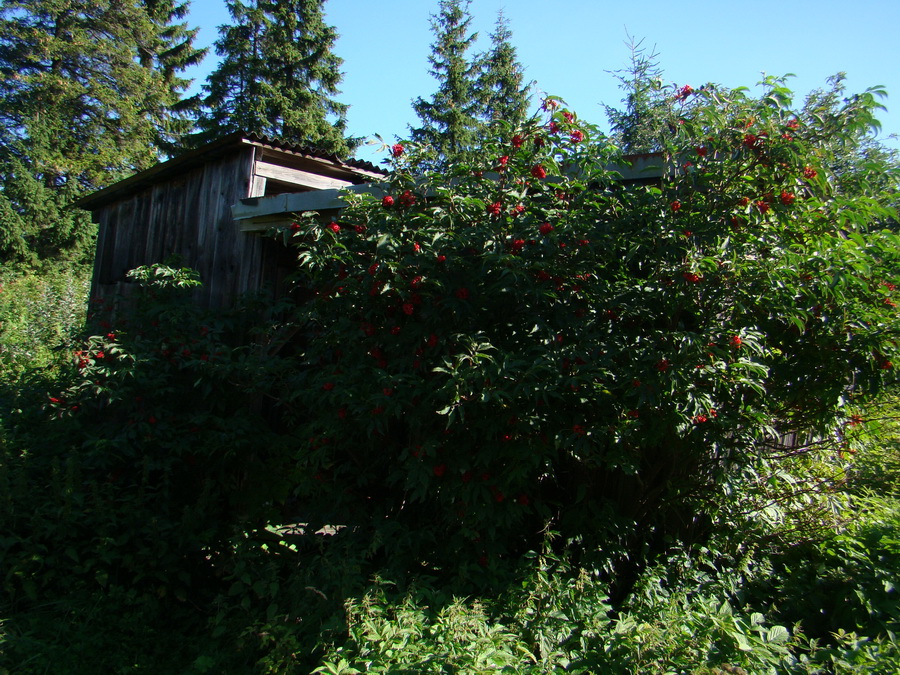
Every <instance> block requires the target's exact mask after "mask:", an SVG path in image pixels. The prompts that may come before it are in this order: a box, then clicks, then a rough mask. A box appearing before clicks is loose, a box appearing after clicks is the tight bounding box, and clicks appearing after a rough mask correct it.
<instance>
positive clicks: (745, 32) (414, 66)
mask: <svg viewBox="0 0 900 675" xmlns="http://www.w3.org/2000/svg"><path fill="white" fill-rule="evenodd" d="M437 4H438V3H437V0H329V1H328V2H326V4H325V12H326V19H327V21H328V22H329V23H330V24H331V25H333V26H335V28H336V29H337V31H338V33H340V36H341V37H340V39H339V41H338V43H337V45H336V46H335V49H334V51H335V53H336V54H337V55H338V56H340V57H341V58H343V59H344V64H343V72H344V80H343V82H342V84H341V90H342V94H341V95H340V96H339V97H337V98H338V100H340V101H341V102H343V103H347V104H349V105H350V110H349V112H348V123H349V131H350V133H351V134H352V135H355V136H366V137H370V136H372V135H373V134H375V133H379V134H381V136H382V137H383V138H384V139H385V140H387V141H393V140H394V139H395V138H396V137H405V136H406V135H407V134H408V129H409V125H411V124H416V123H417V121H418V119H417V118H416V116H415V113H414V112H413V110H412V106H411V101H412V100H413V99H415V98H416V97H419V96H422V97H423V98H428V97H429V96H430V95H431V94H432V93H433V92H434V90H435V88H436V85H435V81H434V80H433V78H432V77H431V76H430V75H429V73H428V62H427V59H428V55H429V53H430V44H431V42H432V41H433V35H432V33H431V30H430V26H429V16H430V14H432V13H434V12H435V11H436V9H437ZM500 9H503V12H504V14H505V15H506V17H507V19H509V22H510V28H511V30H512V31H513V38H512V42H513V43H514V44H515V46H516V48H517V50H518V56H519V61H520V62H521V63H522V64H523V65H524V66H525V68H526V77H527V78H528V79H530V80H535V81H536V89H537V91H539V92H547V93H550V94H554V95H556V96H559V97H562V98H563V99H565V100H566V101H567V103H568V104H569V106H570V107H571V108H572V109H574V110H576V111H577V112H578V113H579V115H580V116H581V117H582V118H584V119H586V120H589V121H591V122H594V123H597V124H600V125H601V126H605V123H606V118H605V115H604V112H603V106H602V104H603V103H607V104H610V105H617V104H618V103H619V101H620V99H621V91H620V90H619V89H618V83H617V81H616V79H615V77H614V76H613V75H612V74H611V73H610V72H609V71H614V70H617V69H620V68H623V67H625V66H626V65H627V63H628V59H629V51H628V49H627V47H626V45H625V42H626V41H627V36H628V35H631V36H633V37H634V38H635V39H637V40H643V44H644V46H645V47H647V48H649V49H654V48H655V51H656V52H657V53H658V54H659V62H660V66H661V68H662V70H663V76H664V79H665V80H666V81H667V82H670V83H677V84H679V85H682V84H690V85H692V86H694V87H697V86H700V85H702V84H704V83H707V82H715V83H718V84H722V85H725V86H729V87H738V86H747V87H753V86H754V85H755V84H756V83H757V82H758V81H759V80H760V77H761V73H763V72H765V73H767V74H769V75H784V74H786V73H795V74H796V75H797V77H795V78H792V79H791V80H790V81H789V84H790V86H791V87H792V88H793V89H794V91H795V92H797V93H798V94H799V95H800V98H801V99H802V95H805V94H806V93H807V92H808V91H810V90H811V89H814V88H816V87H820V86H824V84H825V80H826V78H827V77H828V76H829V75H833V74H835V73H837V72H838V71H845V72H846V73H847V75H848V79H847V89H848V92H849V93H854V92H857V91H862V90H864V89H866V88H867V87H870V86H874V85H884V86H885V87H887V89H888V92H889V94H890V98H888V99H887V100H886V101H885V104H886V105H887V106H888V111H887V112H886V113H882V114H881V115H880V119H881V121H882V124H883V130H882V139H883V140H884V141H885V142H887V143H888V144H890V145H892V146H894V147H900V141H898V140H897V139H894V140H890V139H888V138H886V137H887V136H888V135H890V134H900V68H898V64H900V36H898V32H900V2H898V1H897V0H857V1H856V2H851V3H848V2H837V1H835V0H818V1H810V0H794V1H793V2H787V1H784V0H782V1H779V2H775V1H774V0H755V1H754V2H736V1H734V0H717V1H706V2H703V1H700V0H681V1H677V2H676V1H674V0H671V1H666V0H643V1H638V2H629V1H628V0H618V1H617V2H609V1H607V0H568V1H566V2H558V3H555V2H551V1H550V0H506V2H503V1H502V0H472V3H471V5H470V12H471V13H472V15H473V17H474V19H473V22H472V25H471V28H472V29H473V30H474V31H477V32H478V33H479V36H480V37H479V43H478V47H477V48H476V50H480V49H486V48H487V45H488V33H490V31H491V29H492V28H493V25H494V22H495V20H496V16H497V12H498V11H499V10H500ZM229 21H230V17H229V14H228V11H227V9H226V7H225V2H224V0H193V2H192V4H191V15H190V17H189V22H190V24H191V25H192V26H199V27H200V33H199V36H198V44H199V46H207V45H211V44H212V43H213V42H214V41H215V39H216V37H217V36H218V31H217V28H218V26H219V25H221V24H224V23H228V22H229ZM216 58H217V57H216V55H215V53H214V52H213V51H212V50H211V51H210V54H209V55H208V56H207V58H206V60H205V61H204V63H203V64H202V66H200V67H198V68H195V69H193V70H192V71H191V72H189V73H188V74H189V76H191V77H194V78H195V85H196V86H199V85H200V84H202V83H203V81H204V80H205V78H206V75H207V74H208V73H209V72H210V71H211V70H212V69H213V68H214V67H215V63H216ZM357 156H359V157H361V158H363V159H368V160H370V161H373V162H376V163H377V162H379V161H380V160H381V158H382V155H379V154H377V153H375V152H374V149H373V148H371V147H369V148H366V147H363V148H362V149H361V150H360V151H359V152H358V153H357Z"/></svg>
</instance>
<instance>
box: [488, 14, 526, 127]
mask: <svg viewBox="0 0 900 675" xmlns="http://www.w3.org/2000/svg"><path fill="white" fill-rule="evenodd" d="M511 37H512V31H510V29H509V21H507V19H506V17H504V16H503V10H500V12H498V14H497V23H496V25H495V28H494V32H493V33H491V49H490V51H488V52H487V53H486V54H483V55H482V56H481V57H480V59H479V64H478V65H479V68H480V71H481V72H480V73H479V76H478V81H477V91H478V97H479V99H480V101H481V110H480V115H481V117H482V119H483V120H484V121H485V122H486V123H487V124H490V123H491V122H493V121H494V120H506V121H507V122H510V123H512V124H517V123H520V122H522V121H523V120H524V119H525V115H526V114H527V112H528V97H529V91H530V89H531V83H526V84H523V81H524V73H525V69H524V68H523V67H522V64H520V63H519V61H518V59H517V58H516V48H515V47H514V46H513V45H512V43H511V42H510V38H511Z"/></svg>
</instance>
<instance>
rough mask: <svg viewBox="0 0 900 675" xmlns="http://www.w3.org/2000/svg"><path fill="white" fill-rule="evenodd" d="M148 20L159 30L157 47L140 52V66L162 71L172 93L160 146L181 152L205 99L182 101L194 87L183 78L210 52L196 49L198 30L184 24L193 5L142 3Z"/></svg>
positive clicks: (167, 0)
mask: <svg viewBox="0 0 900 675" xmlns="http://www.w3.org/2000/svg"><path fill="white" fill-rule="evenodd" d="M142 2H143V5H144V8H145V9H146V11H147V15H148V18H149V19H150V21H151V22H152V23H153V25H154V27H155V31H154V37H155V44H153V45H144V46H142V47H141V48H140V52H139V53H140V63H141V65H143V66H144V67H145V68H153V69H156V70H158V71H159V72H160V73H161V74H162V76H163V79H164V81H165V82H166V84H167V86H168V87H169V93H170V99H171V100H170V104H169V113H170V114H169V115H167V116H166V117H165V118H164V119H163V121H162V122H163V123H162V124H161V125H160V128H159V145H160V147H161V148H163V149H164V150H165V151H166V153H167V154H174V153H175V152H176V151H177V150H178V149H180V148H181V146H182V144H183V141H184V137H185V135H186V134H188V133H189V132H190V131H192V129H193V127H194V120H195V118H196V116H197V114H198V112H199V108H200V104H201V98H200V96H199V95H194V96H191V97H188V98H184V97H182V93H183V92H184V91H185V90H187V88H188V87H190V85H191V80H188V79H186V78H184V77H182V76H181V75H180V73H182V72H184V70H186V69H187V68H189V67H191V66H195V65H197V64H199V63H200V62H201V61H202V60H203V58H204V57H205V56H206V53H207V50H206V49H196V48H195V47H194V45H193V43H194V39H195V38H196V36H197V32H198V30H199V29H198V28H189V27H188V25H187V24H186V23H185V22H184V21H183V19H184V18H185V17H186V16H187V13H188V9H189V5H190V2H179V1H178V0H142Z"/></svg>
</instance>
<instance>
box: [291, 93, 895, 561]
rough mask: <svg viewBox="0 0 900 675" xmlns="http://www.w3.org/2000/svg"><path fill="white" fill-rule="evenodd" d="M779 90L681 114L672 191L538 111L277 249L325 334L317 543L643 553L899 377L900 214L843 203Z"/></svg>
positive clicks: (471, 555) (312, 323)
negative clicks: (335, 523) (343, 540)
mask: <svg viewBox="0 0 900 675" xmlns="http://www.w3.org/2000/svg"><path fill="white" fill-rule="evenodd" d="M766 87H767V93H766V94H764V95H763V97H762V98H761V99H758V100H756V99H752V98H749V97H747V96H746V95H745V94H744V93H743V92H742V91H727V90H717V89H713V88H709V89H707V90H704V91H703V92H697V93H686V94H684V95H683V97H684V98H686V99H687V98H689V99H690V100H689V101H687V102H686V103H685V105H684V106H683V107H682V113H683V114H682V117H681V119H680V122H681V123H680V124H677V125H675V126H673V128H672V130H671V132H670V135H669V136H668V137H667V138H666V139H665V141H666V144H667V145H666V151H665V153H664V154H663V155H662V156H661V158H660V161H661V163H664V168H663V169H662V171H663V173H664V176H663V179H662V181H661V184H659V185H630V186H627V185H623V184H622V183H621V182H620V181H619V180H618V176H617V174H616V172H615V171H613V170H612V169H611V168H610V167H611V166H616V165H619V166H622V165H623V163H624V162H625V159H624V158H623V157H622V156H621V155H619V154H618V151H617V149H616V148H615V147H613V146H611V145H610V144H609V143H608V142H607V141H606V139H604V138H603V137H602V136H601V135H600V134H599V133H598V132H597V131H596V130H595V129H593V128H591V127H589V126H587V125H581V124H579V123H577V121H576V120H575V116H574V114H572V113H571V112H570V111H567V110H563V109H560V108H559V107H558V104H557V103H556V102H554V101H547V102H546V103H545V105H544V107H545V109H546V110H547V111H548V113H547V115H548V116H547V118H546V119H543V120H537V119H535V120H532V121H530V122H529V123H528V124H527V125H525V126H524V127H521V128H504V129H502V130H501V133H500V134H499V136H498V137H496V138H492V139H488V140H486V141H485V142H484V144H483V145H482V147H481V150H480V151H479V153H478V154H477V155H476V156H475V157H474V159H473V161H472V162H471V163H469V162H466V161H462V160H459V161H457V162H456V163H454V164H452V165H451V166H450V167H448V168H447V170H446V172H445V173H442V174H440V175H438V174H429V173H426V174H425V175H424V176H419V177H417V178H414V177H413V176H414V174H415V173H417V170H418V167H419V166H420V164H419V160H418V157H417V155H416V153H415V152H414V151H409V149H407V152H406V153H405V154H403V155H401V156H400V157H399V158H397V159H396V160H395V161H396V171H395V173H394V175H393V177H392V182H391V183H390V184H388V185H386V186H384V190H385V191H386V192H387V193H388V194H387V196H386V197H385V199H384V200H382V199H381V198H380V197H379V196H375V195H362V196H353V195H348V200H349V201H350V206H349V208H347V209H346V210H345V211H344V212H343V213H342V214H341V217H340V218H339V220H338V221H337V222H334V223H330V224H329V223H323V222H320V221H319V220H317V219H316V218H306V219H301V220H299V221H298V223H297V224H296V225H295V227H294V228H292V230H291V231H290V232H286V233H285V236H286V237H287V238H288V239H289V240H290V241H292V242H293V243H295V244H296V245H297V247H298V252H299V275H298V280H299V281H300V283H302V284H303V285H305V286H307V287H309V288H311V289H312V290H313V291H314V292H315V300H314V301H313V302H310V303H309V304H308V305H305V306H301V307H299V308H298V311H299V317H298V318H299V321H300V323H301V325H304V326H306V327H307V329H308V330H310V331H312V333H313V335H314V336H317V338H318V336H322V338H321V339H313V340H311V341H310V342H309V343H308V344H306V345H304V346H303V349H302V350H301V351H300V352H299V353H298V359H299V363H302V364H309V365H311V364H318V367H315V368H311V367H309V368H306V367H304V368H299V367H298V368H294V369H292V370H291V371H290V374H289V375H288V378H289V379H287V380H286V384H285V387H284V388H285V390H286V391H288V392H291V393H290V394H289V399H288V400H289V401H290V406H291V407H292V408H295V409H298V410H314V411H316V413H315V414H314V415H312V416H310V417H309V418H307V419H305V420H304V419H299V420H298V421H299V422H300V427H299V429H301V430H302V431H301V433H300V435H299V437H300V438H301V439H309V440H307V441H306V449H305V451H304V452H302V453H299V454H298V460H299V461H300V462H301V463H302V464H303V465H304V466H305V467H306V471H307V475H310V476H318V477H319V480H318V481H316V482H310V483H309V484H308V485H305V486H303V487H302V488H300V492H299V493H298V494H301V495H302V496H303V498H304V499H305V500H309V501H310V502H313V503H320V504H327V505H328V507H329V513H328V514H327V515H326V514H325V513H322V514H320V515H319V517H320V518H322V519H324V520H323V521H322V522H328V520H327V519H328V518H335V517H337V518H340V521H339V522H341V523H348V524H352V523H360V527H362V524H361V523H370V524H371V526H373V527H374V526H375V523H380V525H378V526H377V527H378V528H379V529H384V530H385V534H384V536H383V542H384V545H385V546H387V547H391V548H393V547H396V548H397V549H398V550H397V551H396V552H394V553H392V556H395V557H394V559H395V560H396V559H398V558H397V557H396V556H400V555H401V554H400V551H401V550H402V551H405V552H406V553H407V554H409V555H410V557H411V558H413V559H419V560H422V559H424V560H427V561H429V563H430V564H433V565H435V566H438V567H444V566H445V563H444V562H442V561H443V560H445V559H446V557H447V555H446V553H444V551H446V550H447V549H449V550H453V551H457V552H459V553H458V558H457V566H458V568H459V569H458V571H459V573H460V574H462V575H464V576H473V575H474V576H477V568H478V566H479V565H481V566H487V567H489V568H490V567H491V566H492V565H493V564H494V563H495V562H497V561H502V560H503V558H504V557H505V556H507V555H513V554H515V553H517V552H520V551H521V550H523V549H524V548H526V547H534V546H536V545H537V543H538V534H537V533H539V532H540V531H542V530H543V529H544V527H545V526H546V524H547V523H548V522H549V523H551V524H552V527H553V528H554V529H559V530H560V531H561V532H562V533H563V535H564V538H572V539H576V540H579V541H581V540H582V538H585V540H586V541H590V540H597V539H599V540H601V541H608V540H609V538H610V537H613V538H615V537H616V536H618V535H616V534H615V531H616V529H617V528H621V530H622V531H623V532H627V534H625V535H622V536H623V537H624V538H625V540H627V541H628V544H627V546H628V548H629V550H630V551H631V552H632V553H634V552H636V551H640V550H641V548H642V546H644V545H648V544H651V543H653V542H656V543H655V544H653V545H657V544H658V542H659V541H660V539H661V537H662V536H663V535H665V534H669V535H673V536H679V535H681V534H684V533H687V532H695V534H696V533H697V531H698V525H697V524H698V523H700V522H702V521H703V520H704V518H707V517H708V515H709V512H710V508H711V506H712V503H713V500H714V499H715V498H712V499H710V498H709V495H714V494H718V490H719V487H720V486H723V485H725V486H727V485H729V484H730V483H731V482H732V480H733V479H734V477H736V476H738V475H739V470H740V469H741V467H747V466H751V465H752V462H753V461H755V458H757V457H777V456H779V455H782V454H785V453H788V454H790V453H800V452H804V451H809V450H812V449H814V448H815V446H816V443H814V442H812V441H813V440H814V439H821V438H827V437H828V436H829V435H830V434H833V433H834V430H835V429H836V428H837V427H838V425H839V424H840V423H841V419H840V410H841V406H842V405H843V403H844V402H845V400H846V399H847V397H848V396H849V394H850V393H851V392H854V393H856V394H864V393H867V392H874V391H877V390H878V389H879V388H880V387H881V386H882V385H883V383H884V382H886V381H891V380H892V378H893V370H892V366H893V360H894V359H895V358H896V357H895V354H896V350H897V343H896V331H897V323H896V322H897V316H896V312H895V311H894V307H893V305H894V302H895V301H894V299H893V295H892V293H893V292H894V291H893V290H892V289H893V281H892V280H893V279H896V277H897V273H898V268H897V263H898V250H900V249H898V246H897V244H898V242H897V238H896V235H895V234H894V233H893V232H891V231H889V230H884V229H882V226H881V223H882V222H884V221H885V220H886V219H889V218H891V217H892V213H891V211H890V210H889V209H887V208H885V207H884V206H883V205H882V204H881V203H880V202H879V201H878V200H877V199H866V198H862V197H857V198H852V199H851V198H849V197H846V196H843V195H841V194H839V193H838V192H837V191H836V190H835V189H834V186H833V184H832V182H831V180H830V175H829V174H828V173H827V169H826V168H825V167H823V166H822V165H821V163H820V154H819V151H820V148H819V146H818V145H817V138H818V131H817V129H815V128H810V127H806V126H804V123H803V122H801V121H799V120H797V118H796V113H795V111H793V110H791V109H789V108H786V107H785V105H786V101H787V100H789V99H788V97H787V94H786V91H785V90H784V87H783V83H782V82H781V81H779V80H769V81H767V83H766ZM680 95H681V94H680ZM854 119H855V118H852V117H850V118H848V120H847V123H848V125H849V126H848V131H847V133H853V124H855V121H854ZM448 175H449V176H450V177H451V179H450V180H448V179H447V176H448ZM413 505H414V508H411V506H413ZM312 508H315V507H312ZM335 514H340V515H335ZM357 519H362V520H361V521H360V520H357ZM598 522H601V523H606V524H607V525H608V527H606V528H604V527H599V528H598V527H597V525H596V523H598ZM390 528H396V531H394V530H392V529H390ZM699 530H702V527H700V528H699ZM435 532H439V533H440V537H439V538H438V537H435V536H434V535H433V534H430V533H435ZM414 533H415V534H414ZM418 533H421V535H419V534H418ZM415 536H420V537H421V538H420V540H419V541H418V542H416V541H414V537H415ZM586 547H587V548H590V545H589V544H588V545H587V546H586ZM413 551H414V552H413Z"/></svg>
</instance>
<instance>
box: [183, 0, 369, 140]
mask: <svg viewBox="0 0 900 675" xmlns="http://www.w3.org/2000/svg"><path fill="white" fill-rule="evenodd" d="M322 5H323V2H322V0H251V2H249V3H247V4H244V3H241V2H240V0H230V1H229V2H228V9H229V11H230V12H231V17H232V25H229V26H222V27H221V28H220V29H219V32H220V37H219V40H218V41H217V42H216V53H217V54H219V56H221V57H222V60H221V62H220V64H219V66H218V68H217V69H216V70H215V71H214V72H213V73H212V74H211V75H210V76H209V79H208V81H207V85H206V88H205V93H206V97H205V99H204V106H205V111H204V113H203V115H202V116H201V118H200V123H199V126H200V129H201V132H202V133H201V135H200V136H199V137H198V141H204V140H208V139H210V138H212V137H215V136H220V135H222V134H225V133H229V132H232V131H238V130H240V131H246V132H250V133H258V134H263V135H267V136H274V137H277V138H280V139H282V140H286V141H290V142H295V143H299V144H303V145H308V146H313V147H316V148H318V149H321V150H325V151H328V152H333V153H335V154H337V155H339V156H346V155H348V154H349V153H350V151H351V150H352V148H353V147H355V145H356V144H357V141H356V140H355V139H349V138H347V137H346V136H345V131H346V113H347V106H346V105H344V104H342V103H338V102H337V101H335V100H334V98H333V96H335V95H336V94H338V93H340V92H339V90H338V85H339V84H340V81H341V72H340V65H341V63H342V59H340V58H339V57H338V56H336V55H335V54H334V53H333V52H332V51H331V50H332V47H333V46H334V43H335V41H336V40H337V37H338V35H337V32H336V31H335V29H334V28H333V27H331V26H329V25H327V24H326V23H325V19H324V14H323V10H322Z"/></svg>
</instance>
